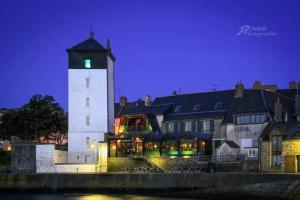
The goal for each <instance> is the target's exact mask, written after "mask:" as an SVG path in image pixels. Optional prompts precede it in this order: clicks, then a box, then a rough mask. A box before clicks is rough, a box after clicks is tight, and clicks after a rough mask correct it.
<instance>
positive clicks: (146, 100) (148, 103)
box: [145, 95, 151, 106]
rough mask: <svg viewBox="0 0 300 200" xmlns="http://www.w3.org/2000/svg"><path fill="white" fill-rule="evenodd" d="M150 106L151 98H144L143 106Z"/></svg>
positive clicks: (147, 96)
mask: <svg viewBox="0 0 300 200" xmlns="http://www.w3.org/2000/svg"><path fill="white" fill-rule="evenodd" d="M150 105H151V97H150V96H149V95H146V96H145V106H150Z"/></svg>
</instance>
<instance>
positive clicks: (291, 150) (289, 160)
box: [282, 139, 300, 173]
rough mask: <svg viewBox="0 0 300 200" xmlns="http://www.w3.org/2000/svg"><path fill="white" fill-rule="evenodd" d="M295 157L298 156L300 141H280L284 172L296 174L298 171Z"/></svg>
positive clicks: (299, 153)
mask: <svg viewBox="0 0 300 200" xmlns="http://www.w3.org/2000/svg"><path fill="white" fill-rule="evenodd" d="M297 155H300V139H295V140H284V141H282V160H283V161H284V162H283V168H284V171H285V172H290V173H296V172H297V171H299V169H298V167H297V165H298V163H297Z"/></svg>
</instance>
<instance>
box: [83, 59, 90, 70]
mask: <svg viewBox="0 0 300 200" xmlns="http://www.w3.org/2000/svg"><path fill="white" fill-rule="evenodd" d="M84 67H85V68H87V69H90V68H91V67H92V65H91V59H84Z"/></svg>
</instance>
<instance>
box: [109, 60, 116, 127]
mask: <svg viewBox="0 0 300 200" xmlns="http://www.w3.org/2000/svg"><path fill="white" fill-rule="evenodd" d="M107 63H108V73H107V75H108V130H109V132H111V133H113V132H114V113H115V111H114V107H115V106H114V104H115V90H114V62H113V61H112V59H111V58H110V57H107Z"/></svg>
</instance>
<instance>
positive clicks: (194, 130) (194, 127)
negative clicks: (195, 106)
mask: <svg viewBox="0 0 300 200" xmlns="http://www.w3.org/2000/svg"><path fill="white" fill-rule="evenodd" d="M196 123H197V121H195V120H193V121H192V132H197V130H196Z"/></svg>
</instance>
